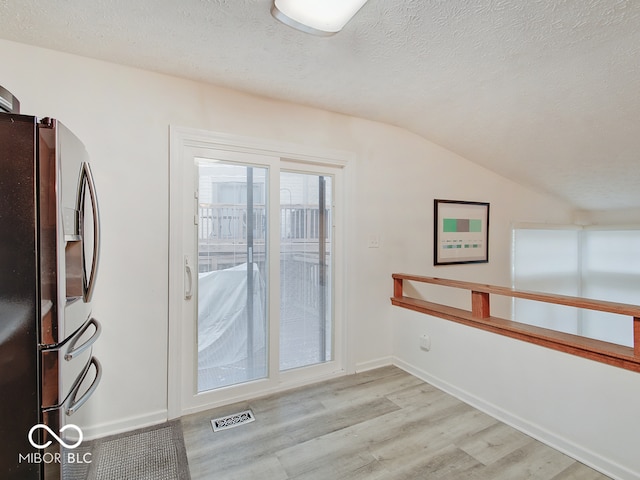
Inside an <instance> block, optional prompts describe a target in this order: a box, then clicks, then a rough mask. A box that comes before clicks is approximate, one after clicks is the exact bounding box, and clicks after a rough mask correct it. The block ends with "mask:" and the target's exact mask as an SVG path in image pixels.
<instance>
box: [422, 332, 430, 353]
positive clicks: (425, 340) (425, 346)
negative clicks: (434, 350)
mask: <svg viewBox="0 0 640 480" xmlns="http://www.w3.org/2000/svg"><path fill="white" fill-rule="evenodd" d="M420 348H421V349H422V350H426V351H427V352H428V351H429V350H431V337H430V336H429V335H426V334H425V335H422V336H421V337H420Z"/></svg>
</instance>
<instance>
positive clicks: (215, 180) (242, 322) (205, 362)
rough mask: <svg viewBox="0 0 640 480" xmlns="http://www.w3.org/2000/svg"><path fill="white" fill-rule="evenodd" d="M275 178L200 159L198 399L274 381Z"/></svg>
mask: <svg viewBox="0 0 640 480" xmlns="http://www.w3.org/2000/svg"><path fill="white" fill-rule="evenodd" d="M267 173H268V172H267V169H266V168H258V167H253V166H249V165H239V164H230V163H223V162H214V161H211V160H205V159H199V160H198V215H197V217H198V218H197V221H198V289H197V292H198V327H197V336H198V392H204V391H207V390H212V389H216V388H220V387H225V386H229V385H235V384H238V383H243V382H248V381H251V380H256V379H259V378H264V377H266V376H267V352H268V349H267V339H268V334H267V332H268V328H267V287H266V280H267V253H266V252H267V250H266V249H267Z"/></svg>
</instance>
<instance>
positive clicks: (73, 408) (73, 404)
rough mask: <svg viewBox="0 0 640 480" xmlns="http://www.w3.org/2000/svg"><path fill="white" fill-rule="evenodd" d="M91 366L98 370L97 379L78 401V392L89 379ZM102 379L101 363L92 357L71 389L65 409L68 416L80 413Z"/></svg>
mask: <svg viewBox="0 0 640 480" xmlns="http://www.w3.org/2000/svg"><path fill="white" fill-rule="evenodd" d="M91 365H93V366H94V367H95V369H96V377H95V378H94V379H93V382H92V383H91V386H90V387H89V388H88V389H87V391H86V392H84V393H83V394H82V396H81V397H80V398H78V399H76V397H77V396H78V392H79V391H80V387H81V385H82V383H83V382H84V379H85V378H87V375H88V373H89V370H90V369H91ZM101 378H102V366H101V365H100V362H99V361H98V359H97V358H96V357H91V360H89V362H87V366H86V367H85V369H84V371H83V372H82V374H81V375H80V376H79V377H78V379H77V380H76V382H75V384H74V385H73V388H72V389H71V393H70V394H69V400H68V401H67V402H66V405H65V409H64V410H65V413H66V414H67V415H69V416H70V415H73V414H74V413H75V412H77V411H78V409H79V408H80V407H82V405H84V403H85V402H86V401H87V400H89V397H91V395H93V392H95V390H96V388H98V384H99V383H100V379H101Z"/></svg>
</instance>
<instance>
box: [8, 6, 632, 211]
mask: <svg viewBox="0 0 640 480" xmlns="http://www.w3.org/2000/svg"><path fill="white" fill-rule="evenodd" d="M270 3H271V2H270V0H180V1H175V0H92V1H89V2H88V1H86V0H47V1H42V0H20V1H15V0H0V38H4V39H7V40H13V41H17V42H22V43H27V44H32V45H40V46H44V47H47V48H51V49H55V50H61V51H66V52H71V53H75V54H79V55H84V56H88V57H93V58H98V59H104V60H108V61H112V62H117V63H122V64H127V65H133V66H136V67H141V68H145V69H149V70H154V71H159V72H165V73H169V74H173V75H178V76H183V77H189V78H193V79H197V80H201V81H205V82H210V83H213V84H216V85H221V86H226V87H231V88H234V89H239V90H244V91H247V92H252V93H255V94H259V95H265V96H268V97H273V98H277V99H283V100H287V101H293V102H297V103H301V104H306V105H311V106H315V107H320V108H324V109H327V110H332V111H336V112H341V113H345V114H350V115H355V116H359V117H364V118H369V119H373V120H379V121H382V122H386V123H390V124H393V125H397V126H400V127H403V128H406V129H408V130H411V131H413V132H415V133H417V134H419V135H421V136H423V137H425V138H427V139H429V140H431V141H433V142H435V143H438V144H440V145H442V146H444V147H446V148H448V149H450V150H452V151H454V152H456V153H458V154H460V155H462V156H464V157H466V158H467V159H469V160H471V161H473V162H476V163H478V164H481V165H484V166H486V167H487V168H489V169H491V170H494V171H496V172H498V173H500V174H502V175H504V176H506V177H509V178H512V179H514V180H516V181H518V182H520V183H522V184H526V185H530V186H533V187H535V188H538V189H542V190H545V191H548V192H551V193H554V194H556V195H558V196H560V197H562V198H564V199H566V200H568V201H570V202H572V203H573V204H574V205H575V206H576V207H577V208H579V209H585V210H592V209H597V210H601V209H623V208H638V207H640V1H639V0H526V1H523V0H395V1H390V0H369V2H368V3H367V4H365V6H364V7H363V8H362V10H360V12H359V13H358V14H357V15H356V17H355V18H354V19H353V20H352V21H351V22H350V23H348V24H347V26H346V27H345V29H344V30H343V31H342V32H340V33H338V34H337V35H335V36H333V37H329V38H319V37H313V36H309V35H305V34H302V33H299V32H297V31H295V30H293V29H291V28H289V27H286V26H284V25H282V24H279V23H278V22H276V21H275V20H274V19H273V18H272V17H271V15H270V13H269V9H270Z"/></svg>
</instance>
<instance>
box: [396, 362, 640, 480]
mask: <svg viewBox="0 0 640 480" xmlns="http://www.w3.org/2000/svg"><path fill="white" fill-rule="evenodd" d="M392 363H393V365H395V366H397V367H398V368H401V369H402V370H404V371H406V372H408V373H410V374H412V375H414V376H416V377H418V378H419V379H421V380H424V381H425V382H427V383H429V384H431V385H433V386H434V387H437V388H439V389H440V390H442V391H444V392H447V393H448V394H450V395H453V396H454V397H456V398H458V399H459V400H462V401H463V402H465V403H467V404H469V405H471V406H472V407H474V408H477V409H478V410H480V411H482V412H484V413H486V414H488V415H491V416H492V417H494V418H496V419H498V420H500V421H501V422H504V423H506V424H507V425H509V426H511V427H513V428H515V429H517V430H519V431H521V432H523V433H525V434H527V435H529V436H530V437H533V438H535V439H536V440H539V441H540V442H542V443H544V444H546V445H549V446H550V447H552V448H554V449H556V450H558V451H560V452H562V453H564V454H566V455H568V456H570V457H572V458H574V459H576V460H578V461H579V462H581V463H584V464H585V465H588V466H589V467H591V468H593V469H594V470H597V471H599V472H601V473H603V474H604V475H607V476H608V477H611V478H613V479H616V480H640V473H638V472H634V471H632V470H629V469H628V468H626V467H624V466H623V465H620V464H617V463H615V462H612V461H611V460H609V459H607V458H604V457H602V456H601V455H599V454H598V453H596V452H593V451H591V450H588V449H586V448H584V447H582V446H581V445H578V444H576V443H574V442H572V441H570V440H567V439H566V438H563V437H561V436H558V435H556V434H555V433H553V432H550V431H549V430H547V429H545V428H542V427H540V426H538V425H535V424H533V423H531V422H530V421H528V420H526V419H523V418H522V417H519V416H517V415H514V414H512V413H510V412H508V411H506V410H503V409H502V408H500V407H498V406H496V405H493V404H492V403H489V402H486V401H485V400H483V399H481V398H478V397H476V396H474V395H472V394H470V393H469V392H467V391H464V390H461V389H459V388H457V387H455V386H454V385H451V384H450V383H448V382H445V381H443V380H441V379H440V378H437V377H434V376H432V375H431V374H429V373H427V372H425V371H424V370H422V369H420V368H418V367H414V366H413V365H410V364H408V363H406V362H404V361H403V360H400V359H399V358H397V357H392Z"/></svg>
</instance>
